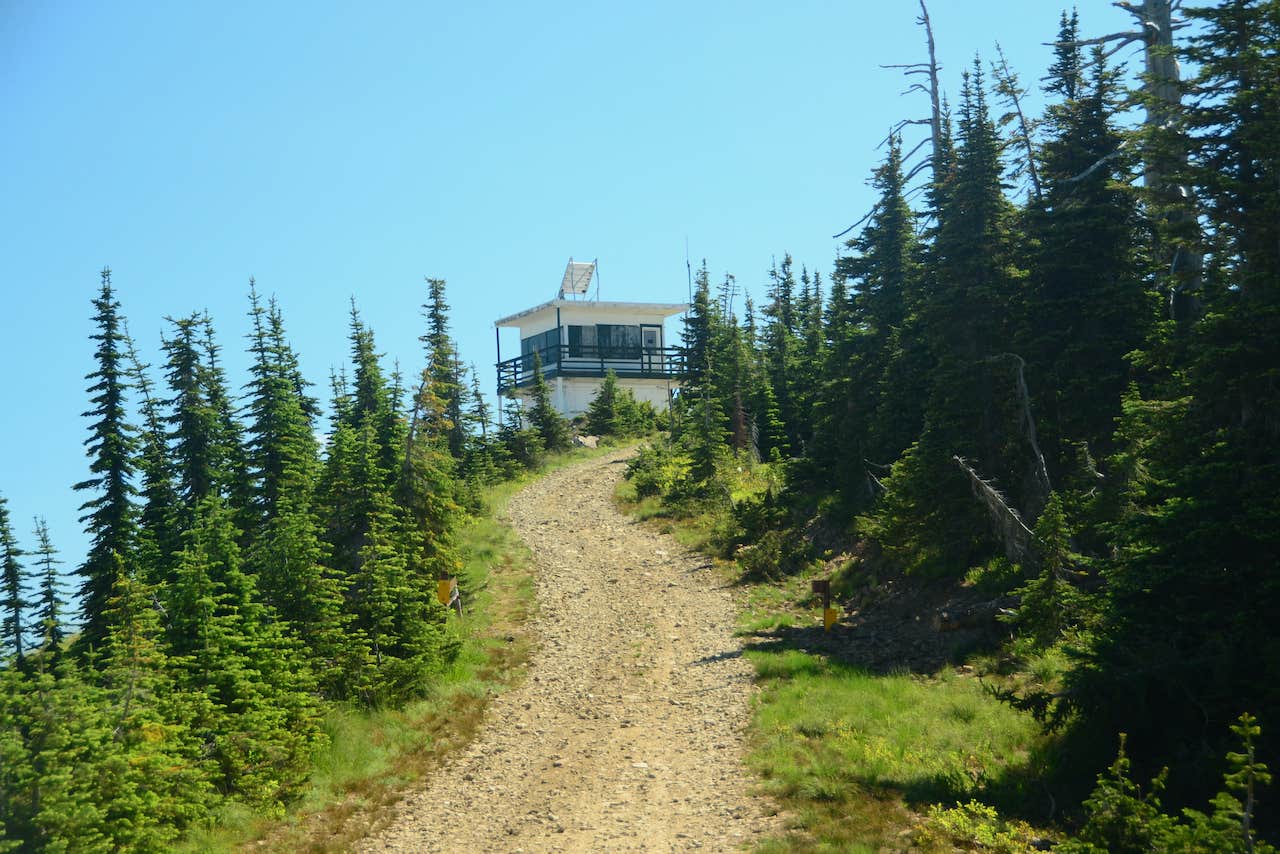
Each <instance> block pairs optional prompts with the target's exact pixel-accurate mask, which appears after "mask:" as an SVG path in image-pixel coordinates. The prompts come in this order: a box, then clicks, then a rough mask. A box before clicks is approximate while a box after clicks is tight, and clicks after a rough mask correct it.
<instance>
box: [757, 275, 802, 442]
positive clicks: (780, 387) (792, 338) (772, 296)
mask: <svg viewBox="0 0 1280 854" xmlns="http://www.w3.org/2000/svg"><path fill="white" fill-rule="evenodd" d="M768 293H769V302H768V303H767V304H766V305H765V307H764V316H765V318H766V323H765V327H764V329H763V331H762V343H763V349H764V352H763V358H764V364H765V370H766V375H767V377H768V382H769V388H770V389H771V390H772V393H773V397H774V400H775V401H776V405H777V410H778V419H779V421H780V422H781V424H782V429H783V435H784V437H785V438H784V439H783V441H782V442H776V441H775V442H774V443H772V444H771V447H770V451H773V450H777V451H778V452H779V453H780V454H781V455H782V456H784V457H785V456H789V455H790V454H792V453H794V452H796V451H797V450H799V446H800V410H799V406H798V402H797V400H796V397H797V382H796V354H795V351H796V311H795V305H794V295H795V278H794V276H793V275H792V273H791V256H790V255H784V256H783V258H782V266H781V267H778V266H776V265H775V266H774V267H773V268H772V269H771V270H770V271H769V291H768Z"/></svg>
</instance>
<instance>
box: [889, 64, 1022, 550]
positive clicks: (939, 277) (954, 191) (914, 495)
mask: <svg viewBox="0 0 1280 854" xmlns="http://www.w3.org/2000/svg"><path fill="white" fill-rule="evenodd" d="M958 136H959V143H960V144H959V147H958V149H957V152H956V158H955V170H954V174H953V176H951V177H950V178H948V179H947V180H948V185H947V186H946V187H945V189H944V190H943V191H940V192H939V197H940V202H941V208H940V209H939V212H938V213H939V220H938V225H937V233H936V237H935V240H934V244H933V246H932V247H931V259H932V262H933V271H932V272H933V281H932V282H931V287H930V289H929V295H928V298H927V299H926V300H923V301H922V303H921V307H920V311H921V322H922V328H923V330H924V332H925V333H926V335H927V336H928V340H929V342H930V345H931V349H932V362H933V368H932V371H931V388H930V392H929V396H928V400H927V403H926V407H925V427H924V430H923V432H922V434H921V437H920V440H919V443H918V445H917V447H916V448H915V450H914V452H913V453H911V454H910V455H909V456H907V457H904V458H903V459H902V460H901V461H900V463H899V464H897V465H895V467H894V472H893V474H892V476H891V478H890V479H889V481H887V482H886V486H887V487H888V488H889V489H891V490H892V489H896V490H899V491H900V493H901V494H900V495H899V496H897V497H896V498H895V500H894V501H893V502H889V503H887V504H885V505H883V506H882V507H881V508H880V509H879V510H877V516H878V520H877V523H876V524H875V526H874V527H875V530H876V531H877V532H878V534H879V536H880V537H882V538H884V540H885V544H886V545H887V546H888V547H889V549H890V550H891V551H893V552H896V553H899V554H904V555H911V554H913V555H914V557H911V558H909V559H908V560H907V565H909V566H912V567H915V568H918V569H924V568H926V567H928V568H929V569H930V570H932V571H939V572H956V571H960V570H963V569H965V568H967V567H968V566H969V565H970V564H971V562H973V561H974V560H976V559H977V558H978V557H979V556H980V555H981V554H982V553H983V552H984V551H986V550H987V549H989V548H990V541H989V539H988V538H987V537H986V536H984V534H983V532H984V531H985V530H986V528H987V525H988V522H987V520H986V519H985V518H983V515H982V513H981V508H980V507H979V505H978V504H977V502H975V501H974V500H973V498H972V497H971V495H970V494H969V485H968V483H967V482H966V479H965V476H964V475H963V474H962V473H961V472H960V470H959V469H958V467H957V466H956V465H955V462H954V459H953V458H954V457H956V456H959V457H961V458H964V459H966V460H970V461H973V462H975V463H976V464H977V465H978V466H979V467H980V470H981V471H982V472H983V474H984V475H985V476H986V477H989V478H993V479H994V480H995V481H996V483H998V484H999V485H1000V486H1001V488H1002V489H1004V490H1006V491H1007V493H1008V495H1009V497H1010V500H1012V501H1013V502H1014V505H1015V506H1019V507H1021V506H1024V502H1025V503H1026V504H1028V505H1031V510H1032V512H1031V513H1029V514H1027V515H1029V516H1030V518H1032V519H1034V517H1035V514H1036V512H1038V510H1039V507H1038V506H1034V504H1035V502H1037V501H1043V500H1044V499H1045V498H1047V495H1039V494H1038V493H1037V491H1036V487H1037V486H1038V484H1031V483H1028V481H1027V474H1026V473H1027V472H1028V471H1029V470H1030V466H1031V461H1033V459H1034V455H1033V454H1032V452H1031V451H1030V449H1029V448H1028V446H1027V442H1026V439H1025V437H1024V434H1023V431H1022V430H1021V429H1020V427H1019V424H1020V422H1019V416H1020V415H1022V414H1023V411H1024V410H1023V408H1022V407H1020V406H1019V401H1018V399H1017V397H1016V393H1015V390H1016V388H1017V385H1016V383H1015V377H1014V376H1012V375H1011V373H1010V370H1009V365H1008V363H1009V362H1010V361H1013V360H1010V359H1008V358H1006V351H1005V350H1004V348H1005V347H1006V346H1007V343H1006V342H1008V341H1009V340H1010V339H1011V333H1012V329H1011V328H1010V327H1011V323H1010V321H1011V318H1012V317H1015V316H1016V312H1013V311H1010V308H1011V307H1013V306H1016V305H1017V304H1018V301H1019V299H1020V298H1021V295H1020V287H1021V282H1022V279H1023V277H1024V274H1023V273H1022V271H1021V270H1020V269H1019V268H1018V266H1017V264H1016V258H1017V251H1016V245H1015V231H1014V219H1013V209H1012V206H1011V205H1010V203H1009V202H1008V200H1007V199H1006V198H1005V197H1004V195H1003V193H1002V184H1001V175H1002V167H1001V163H1000V141H999V139H998V137H997V135H996V132H995V127H994V125H993V123H992V121H991V119H990V116H989V115H988V111H987V104H986V96H985V92H984V88H983V79H982V70H981V66H980V65H979V64H978V63H977V61H976V60H975V63H974V68H973V71H972V72H971V73H969V74H967V75H966V76H965V83H964V88H963V90H962V101H961V107H960V120H959V127H958ZM1014 364H1017V362H1016V361H1014ZM904 508H907V509H906V512H907V513H908V514H916V515H917V518H914V519H906V518H901V517H899V518H894V517H892V516H891V515H889V514H890V511H891V509H893V510H899V511H900V510H903V509H904ZM925 532H928V533H927V535H926V534H925ZM921 535H925V536H927V541H922V540H920V539H918V537H919V536H921ZM890 541H891V542H890ZM926 555H927V556H928V557H927V558H926Z"/></svg>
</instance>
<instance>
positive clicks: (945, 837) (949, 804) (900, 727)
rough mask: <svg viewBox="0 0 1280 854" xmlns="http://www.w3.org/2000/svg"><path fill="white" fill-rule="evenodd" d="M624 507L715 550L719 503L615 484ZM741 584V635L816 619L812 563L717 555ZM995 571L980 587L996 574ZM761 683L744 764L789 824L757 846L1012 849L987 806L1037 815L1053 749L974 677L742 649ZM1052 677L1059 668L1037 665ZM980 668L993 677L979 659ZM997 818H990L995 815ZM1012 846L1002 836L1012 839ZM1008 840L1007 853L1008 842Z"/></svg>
mask: <svg viewBox="0 0 1280 854" xmlns="http://www.w3.org/2000/svg"><path fill="white" fill-rule="evenodd" d="M773 477H774V475H773V473H772V472H770V471H769V470H768V469H765V468H761V469H758V470H755V471H742V470H739V471H736V472H733V473H732V476H731V489H732V493H731V494H732V495H733V497H734V500H735V501H749V500H751V497H752V496H753V495H759V494H761V493H762V492H763V491H764V490H767V489H768V488H770V486H771V485H772V480H771V478H773ZM617 497H618V500H619V503H620V504H621V505H622V506H623V509H625V510H627V511H629V512H631V513H632V514H633V515H635V516H637V517H638V518H641V519H650V520H653V524H654V525H655V527H657V528H658V529H659V530H663V531H665V532H669V533H671V534H672V535H673V536H675V538H676V539H677V540H679V541H680V542H681V543H683V544H685V545H686V546H688V547H691V548H695V549H700V550H702V551H704V552H707V553H710V554H713V555H714V554H716V553H717V552H722V551H723V549H722V546H723V540H718V539H717V535H718V534H719V533H720V532H723V531H724V530H726V529H728V527H729V526H728V525H727V524H726V517H727V516H728V514H729V510H728V508H727V507H726V506H723V505H721V506H717V507H711V508H695V509H694V510H692V511H690V510H688V509H682V510H681V512H674V511H673V510H672V508H669V507H665V506H664V505H663V504H662V502H661V500H660V499H659V498H652V497H651V498H646V499H643V500H637V498H636V496H635V490H634V488H632V487H631V485H630V484H628V483H626V482H624V483H623V484H621V485H620V486H619V488H618V492H617ZM720 565H721V567H722V571H723V572H724V573H725V574H726V576H728V577H729V578H731V579H732V580H734V581H736V582H738V587H737V589H738V591H739V593H740V594H741V598H740V600H739V601H740V604H741V611H740V614H739V618H738V634H739V635H747V636H756V635H775V634H777V633H778V630H779V629H787V628H794V627H797V626H812V625H813V622H814V620H815V614H816V611H815V609H816V608H817V607H818V605H817V603H816V600H815V598H814V596H813V593H812V591H811V588H810V580H811V578H812V575H813V573H812V571H811V567H808V566H798V567H794V568H793V569H792V570H791V571H790V572H789V573H775V574H774V575H773V576H772V577H769V575H768V574H762V573H753V572H751V571H750V568H749V567H744V566H738V565H735V564H734V563H732V562H728V561H722V562H720ZM999 569H1001V568H1000V567H992V571H991V572H990V573H988V574H989V575H990V576H991V577H990V578H988V579H983V580H984V583H990V584H991V585H993V586H998V585H1000V584H1002V583H1005V582H1006V579H1004V578H1003V577H1002V576H1001V575H1000V573H999V572H998V571H997V570H999ZM862 573H863V571H862V570H861V568H859V567H857V566H855V565H854V563H853V562H850V563H848V564H846V565H844V566H841V567H838V571H837V572H836V573H835V574H834V575H835V578H834V580H833V588H834V589H835V592H836V593H837V595H842V594H843V595H846V596H848V595H850V594H851V591H853V590H855V589H865V587H866V585H867V583H868V582H869V581H870V582H872V583H874V579H867V578H863V577H861V576H862ZM747 656H748V658H749V659H750V660H751V662H752V664H753V665H754V667H755V670H756V680H757V682H758V683H759V684H760V686H761V688H762V690H761V692H760V694H759V695H758V696H757V698H756V700H755V709H754V715H753V721H752V725H751V729H750V755H749V757H748V762H749V764H750V767H751V769H752V771H754V772H755V774H756V776H757V777H758V779H759V780H760V788H761V789H762V791H763V792H764V793H765V794H768V795H770V796H771V797H773V798H774V799H775V800H776V802H777V804H778V806H779V807H780V808H781V811H782V813H783V815H784V816H785V817H786V824H787V827H788V829H787V831H786V832H784V833H783V834H781V835H779V836H777V837H775V838H772V839H768V840H765V841H763V842H762V843H761V844H760V845H759V846H758V848H757V850H758V851H759V852H765V853H766V854H777V853H778V852H863V851H865V852H880V851H886V850H888V851H900V850H908V849H910V850H923V851H935V850H936V851H952V850H956V846H961V847H965V848H975V847H977V846H978V845H981V844H986V843H984V841H983V840H987V839H988V837H990V841H991V843H992V845H994V847H993V848H992V849H991V850H1026V849H1025V848H1017V847H1016V846H1017V845H1021V844H1023V842H1024V841H1025V840H1030V839H1032V838H1033V837H1034V836H1035V835H1036V833H1035V830H1034V829H1033V828H1031V827H1030V826H1029V825H1024V824H1021V823H1019V822H1010V823H1006V822H1005V820H1004V819H1002V818H1000V817H999V814H998V813H996V812H995V810H994V809H993V808H992V807H988V806H985V805H986V804H991V805H994V807H998V808H999V809H1000V810H1007V811H1009V812H1010V813H1012V814H1018V815H1024V816H1025V815H1027V814H1030V813H1035V812H1037V811H1039V812H1040V814H1041V815H1042V816H1043V809H1042V807H1043V802H1044V790H1043V788H1042V787H1041V783H1040V782H1039V781H1040V777H1039V774H1038V771H1039V766H1040V765H1042V764H1043V758H1042V757H1044V756H1045V755H1046V754H1047V752H1048V749H1049V747H1050V746H1051V745H1050V744H1049V743H1048V742H1047V741H1046V739H1045V737H1044V736H1042V735H1041V734H1040V729H1039V727H1038V725H1037V724H1036V723H1035V721H1034V720H1033V719H1032V718H1031V716H1030V715H1028V714H1025V713H1021V712H1018V711H1016V710H1014V709H1013V708H1011V707H1009V706H1008V705H1005V704H1003V703H1001V702H1000V701H999V700H997V699H996V698H995V697H993V696H992V695H991V694H990V693H988V692H987V691H986V690H985V689H984V687H983V686H982V684H981V683H980V682H979V681H978V679H976V678H974V677H972V676H965V675H960V674H958V673H956V672H955V671H953V670H951V669H949V668H948V669H945V670H942V671H939V672H938V673H935V674H932V675H926V676H921V675H912V674H909V673H902V674H889V675H877V674H872V673H868V672H866V671H864V670H861V669H859V668H857V667H853V666H850V665H848V664H845V663H842V662H841V661H839V660H833V659H831V658H828V657H826V656H825V655H819V654H815V653H812V652H809V651H806V650H804V649H799V648H786V647H783V648H774V647H771V648H769V649H767V650H765V649H758V650H749V651H748V652H747ZM1038 664H1039V668H1038V669H1039V670H1041V671H1043V672H1042V673H1037V674H1036V676H1037V677H1038V678H1039V679H1041V680H1042V681H1048V679H1049V678H1051V676H1052V672H1053V670H1054V668H1055V666H1056V665H1057V664H1058V663H1057V662H1055V661H1052V660H1046V661H1043V662H1038ZM977 670H978V672H982V671H984V670H985V671H986V672H991V671H990V669H989V668H984V667H983V666H981V664H980V665H979V667H978V668H977ZM993 816H994V817H993ZM1011 840H1012V841H1011ZM1006 846H1007V847H1006Z"/></svg>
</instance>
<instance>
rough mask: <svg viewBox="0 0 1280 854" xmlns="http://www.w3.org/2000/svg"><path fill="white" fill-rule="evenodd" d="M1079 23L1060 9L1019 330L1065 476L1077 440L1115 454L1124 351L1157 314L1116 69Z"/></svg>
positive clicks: (1051, 449)
mask: <svg viewBox="0 0 1280 854" xmlns="http://www.w3.org/2000/svg"><path fill="white" fill-rule="evenodd" d="M1074 26H1075V23H1074V16H1073V18H1072V19H1070V20H1066V19H1064V27H1065V29H1064V30H1063V31H1062V32H1061V33H1060V34H1059V39H1060V44H1059V47H1058V48H1057V54H1058V61H1057V63H1055V65H1054V68H1055V69H1057V71H1056V72H1054V74H1053V75H1051V77H1050V78H1049V81H1048V83H1047V85H1046V90H1047V91H1049V92H1058V93H1063V95H1064V100H1063V101H1062V102H1061V103H1058V104H1054V105H1052V106H1050V107H1049V109H1048V111H1047V116H1046V121H1045V128H1046V131H1047V133H1048V137H1049V138H1048V139H1047V140H1046V142H1045V144H1044V146H1043V147H1042V154H1041V167H1040V174H1041V176H1042V181H1043V186H1044V197H1043V205H1041V206H1037V207H1034V208H1033V209H1032V210H1031V211H1030V212H1029V216H1028V226H1029V230H1030V238H1031V245H1032V246H1033V247H1034V248H1033V251H1032V254H1031V264H1030V268H1031V272H1030V276H1029V280H1028V285H1029V287H1028V296H1027V303H1028V311H1027V315H1028V317H1027V320H1026V326H1025V329H1026V332H1025V333H1022V332H1020V333H1019V338H1021V339H1023V340H1022V341H1021V342H1020V344H1019V351H1020V353H1021V354H1022V355H1023V356H1025V358H1026V359H1027V362H1028V365H1029V367H1030V373H1029V377H1028V384H1029V385H1030V387H1031V394H1032V399H1033V400H1034V402H1035V410H1036V413H1037V416H1038V418H1039V421H1040V423H1041V424H1043V425H1044V427H1043V429H1042V430H1041V431H1040V439H1041V441H1042V443H1043V446H1044V448H1045V454H1046V456H1047V458H1048V461H1049V464H1050V466H1051V470H1052V471H1053V472H1054V474H1055V475H1059V476H1061V475H1063V474H1065V473H1067V471H1068V470H1070V469H1071V468H1073V467H1074V463H1075V460H1076V458H1077V454H1076V450H1075V449H1076V447H1077V446H1078V444H1079V443H1081V442H1083V443H1086V444H1087V446H1088V448H1089V449H1090V452H1091V453H1092V454H1094V455H1096V456H1099V457H1101V456H1105V455H1107V454H1109V453H1110V451H1111V449H1112V446H1111V434H1112V432H1113V431H1114V426H1115V419H1116V418H1117V417H1119V415H1120V398H1121V396H1122V395H1123V394H1124V392H1125V390H1126V388H1127V387H1128V384H1129V383H1130V382H1131V381H1132V379H1133V376H1132V372H1131V371H1130V370H1129V366H1128V365H1127V363H1126V361H1125V355H1126V354H1127V353H1129V352H1131V351H1133V350H1135V349H1137V348H1138V347H1139V346H1141V344H1142V343H1143V341H1144V340H1145V339H1146V337H1147V335H1148V334H1149V332H1150V331H1151V329H1152V327H1153V324H1154V322H1155V320H1156V315H1157V312H1158V307H1157V303H1156V300H1155V294H1154V292H1153V291H1150V290H1149V289H1148V275H1147V270H1146V268H1145V259H1144V258H1143V253H1142V246H1143V242H1144V241H1143V234H1142V228H1143V225H1142V222H1141V220H1140V218H1139V213H1138V208H1137V200H1136V198H1135V197H1134V195H1133V194H1132V193H1131V192H1129V191H1128V189H1127V188H1126V187H1125V186H1124V180H1125V178H1126V177H1127V176H1128V175H1129V174H1130V173H1131V172H1132V170H1133V168H1134V164H1133V162H1132V160H1131V159H1128V158H1126V157H1125V156H1124V152H1125V149H1124V148H1122V146H1123V144H1124V138H1123V136H1122V135H1121V133H1120V132H1119V130H1118V129H1117V128H1115V126H1114V123H1113V120H1112V115H1113V114H1114V113H1115V112H1116V110H1117V105H1116V103H1115V100H1116V96H1115V90H1116V80H1115V74H1114V73H1113V72H1112V71H1110V70H1109V69H1108V68H1107V67H1106V64H1105V60H1104V59H1103V58H1102V54H1101V52H1100V51H1099V52H1098V53H1097V54H1096V55H1095V56H1094V59H1093V62H1092V64H1091V66H1090V67H1089V68H1088V69H1086V68H1085V67H1084V66H1083V64H1082V61H1081V57H1080V56H1079V53H1080V48H1079V47H1075V46H1074V45H1075V43H1076V41H1077V38H1078V35H1077V33H1076V31H1075V29H1074ZM1086 70H1088V71H1089V76H1088V79H1086V76H1085V72H1086ZM1071 75H1075V76H1074V77H1073V76H1071ZM1085 246H1087V247H1088V251H1082V247H1085Z"/></svg>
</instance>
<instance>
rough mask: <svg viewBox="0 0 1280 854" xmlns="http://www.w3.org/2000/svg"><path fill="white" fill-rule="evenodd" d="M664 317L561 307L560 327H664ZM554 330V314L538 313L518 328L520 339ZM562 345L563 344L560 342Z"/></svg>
mask: <svg viewBox="0 0 1280 854" xmlns="http://www.w3.org/2000/svg"><path fill="white" fill-rule="evenodd" d="M665 321H666V317H665V316H664V315H663V314H662V313H661V312H646V311H643V310H636V309H618V308H613V309H610V308H603V307H595V306H592V305H590V304H583V305H582V306H581V307H579V306H561V308H560V326H561V327H565V326H594V325H595V324H597V323H616V324H619V325H624V326H658V327H663V326H665ZM555 328H556V315H555V312H554V311H552V312H548V313H539V314H538V315H535V316H533V317H531V318H529V322H528V325H524V324H522V325H521V326H520V338H521V339H522V340H523V339H525V338H528V337H529V336H531V335H537V334H539V333H542V332H546V331H547V330H548V329H555ZM665 339H666V333H665V332H664V333H663V342H662V346H664V347H665V346H666V340H665ZM562 343H564V342H562Z"/></svg>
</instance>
